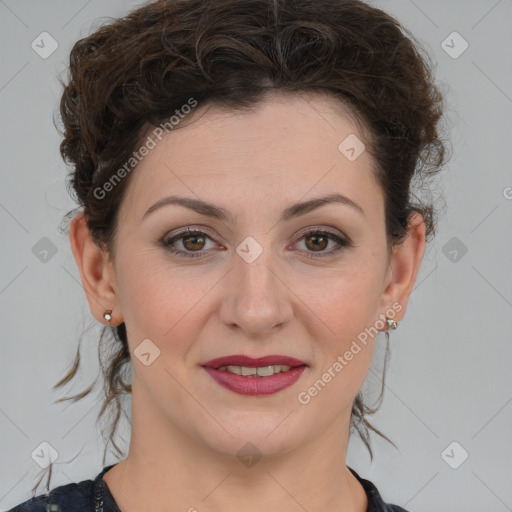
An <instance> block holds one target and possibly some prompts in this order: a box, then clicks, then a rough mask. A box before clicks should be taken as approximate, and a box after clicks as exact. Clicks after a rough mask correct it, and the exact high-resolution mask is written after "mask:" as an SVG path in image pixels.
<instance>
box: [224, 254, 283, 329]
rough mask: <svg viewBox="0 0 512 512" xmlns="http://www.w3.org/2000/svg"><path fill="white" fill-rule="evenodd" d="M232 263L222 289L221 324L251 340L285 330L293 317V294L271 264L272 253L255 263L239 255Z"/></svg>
mask: <svg viewBox="0 0 512 512" xmlns="http://www.w3.org/2000/svg"><path fill="white" fill-rule="evenodd" d="M233 259H234V261H233V268H232V270H231V272H229V274H228V275H227V276H226V278H225V279H226V280H225V282H224V285H223V286H224V294H223V300H222V305H221V310H220V317H221V320H222V322H223V323H224V324H225V325H227V326H228V327H230V328H231V329H233V328H235V329H236V328H238V329H240V330H241V331H242V332H243V333H245V334H246V335H247V336H251V337H262V338H263V337H265V336H268V335H269V334H271V333H272V331H273V330H276V329H277V328H279V327H281V328H282V326H283V325H285V324H286V323H287V322H288V321H289V320H290V319H291V318H292V316H293V306H292V302H291V296H292V295H293V293H292V291H291V290H290V289H289V288H288V287H287V286H286V282H285V281H286V280H285V278H284V276H283V275H280V271H279V269H278V268H277V267H278V265H276V264H275V262H273V261H271V259H272V255H271V254H270V251H265V250H264V251H263V253H262V254H261V255H260V256H259V257H258V258H257V259H256V260H255V261H253V262H252V263H247V262H246V261H244V260H243V259H242V258H241V257H239V256H238V254H235V255H234V256H233ZM281 274H282V273H281Z"/></svg>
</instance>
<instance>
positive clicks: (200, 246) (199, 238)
mask: <svg viewBox="0 0 512 512" xmlns="http://www.w3.org/2000/svg"><path fill="white" fill-rule="evenodd" d="M208 241H211V243H212V244H213V245H215V244H214V243H213V240H212V238H211V237H210V236H208V235H207V234H206V233H203V232H202V231H192V230H189V229H187V231H182V232H181V233H178V234H176V235H174V236H173V237H171V238H167V239H165V238H164V239H163V240H162V242H161V243H162V245H163V246H164V248H165V249H166V250H168V251H169V252H170V253H172V254H174V255H176V256H184V257H198V256H206V254H205V253H206V252H207V251H206V249H209V248H212V247H211V246H210V247H207V242H208ZM177 244H179V246H178V248H176V247H175V246H176V245H177ZM180 246H181V247H180Z"/></svg>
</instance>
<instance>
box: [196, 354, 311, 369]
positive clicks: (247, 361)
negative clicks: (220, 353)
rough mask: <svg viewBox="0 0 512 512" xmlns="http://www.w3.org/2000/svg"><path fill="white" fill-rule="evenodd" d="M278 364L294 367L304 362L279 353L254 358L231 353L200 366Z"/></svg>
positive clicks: (259, 365)
mask: <svg viewBox="0 0 512 512" xmlns="http://www.w3.org/2000/svg"><path fill="white" fill-rule="evenodd" d="M278 364H282V365H287V366H291V367H296V366H303V365H305V364H306V363H305V362H304V361H300V360H299V359H296V358H295V357H289V356H280V355H270V356H264V357H258V358H256V359H254V358H252V357H248V356H243V355H232V356H224V357H218V358H216V359H210V361H206V362H205V363H203V364H202V366H209V367H210V368H220V367H221V366H246V367H248V368H258V367H261V366H273V365H278Z"/></svg>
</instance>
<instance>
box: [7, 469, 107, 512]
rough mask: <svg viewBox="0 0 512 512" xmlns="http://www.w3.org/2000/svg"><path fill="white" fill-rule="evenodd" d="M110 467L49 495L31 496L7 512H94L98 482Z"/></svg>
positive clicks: (56, 489)
mask: <svg viewBox="0 0 512 512" xmlns="http://www.w3.org/2000/svg"><path fill="white" fill-rule="evenodd" d="M111 467H112V466H108V467H105V468H103V470H102V471H101V473H100V474H99V475H97V476H96V477H95V478H94V479H90V480H82V481H81V482H78V483H70V484H66V485H61V486H59V487H56V488H54V489H52V490H51V491H50V492H49V493H44V494H39V495H38V496H33V497H32V498H30V499H28V500H26V501H24V502H23V503H20V504H19V505H16V506H15V507H14V508H12V509H10V510H8V511H7V512H89V511H90V512H94V511H95V510H96V508H97V507H96V501H97V494H98V492H97V490H98V482H99V481H101V477H102V476H103V474H104V473H105V472H106V471H108V469H110V468H111Z"/></svg>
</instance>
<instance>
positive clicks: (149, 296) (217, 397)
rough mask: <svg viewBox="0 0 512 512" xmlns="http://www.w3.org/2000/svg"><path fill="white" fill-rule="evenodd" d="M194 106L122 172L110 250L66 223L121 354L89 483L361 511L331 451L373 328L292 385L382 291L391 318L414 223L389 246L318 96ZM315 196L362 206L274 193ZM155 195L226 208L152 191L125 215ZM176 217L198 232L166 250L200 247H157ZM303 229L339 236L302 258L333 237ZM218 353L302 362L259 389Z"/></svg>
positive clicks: (186, 499)
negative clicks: (272, 387)
mask: <svg viewBox="0 0 512 512" xmlns="http://www.w3.org/2000/svg"><path fill="white" fill-rule="evenodd" d="M199 113H201V115H199ZM194 116H196V117H197V119H194V120H193V122H187V123H186V124H185V125H184V126H181V127H180V128H179V129H176V130H174V131H172V132H170V133H169V134H168V135H166V136H165V137H164V138H163V140H162V141H161V142H159V143H158V145H157V146H156V147H155V148H154V149H152V150H151V151H150V153H149V154H148V155H147V156H146V157H145V158H144V159H143V160H142V162H141V163H140V164H139V165H138V167H137V168H136V169H135V170H134V171H132V172H133V173H134V174H133V175H132V176H131V178H130V179H131V181H130V183H129V185H128V188H127V191H126V196H125V198H124V200H123V203H122V205H121V210H120V213H119V230H118V233H117V238H116V240H115V250H116V253H115V259H114V260H113V261H111V260H110V259H109V257H108V255H107V254H106V253H104V252H102V251H101V250H100V249H98V248H97V247H96V246H95V245H94V243H93V242H92V239H91V237H90V234H89V232H88V230H87V228H86V226H85V223H84V219H83V216H81V215H78V216H77V217H75V218H74V219H73V221H72V224H71V227H70V240H71V245H72V249H73V253H74V256H75V259H76V262H77V265H78V268H79V271H80V274H81V278H82V282H83V285H84V288H85V291H86V294H87V298H88V301H89V305H90V309H91V312H92V313H93V315H94V316H95V318H96V319H97V320H98V321H100V322H103V323H105V320H104V319H103V314H104V312H105V310H106V309H111V310H113V318H112V321H111V325H118V324H119V323H121V322H123V321H124V322H125V324H126V328H127V334H128V340H129V347H130V352H131V357H132V364H133V382H132V386H133V392H132V437H131V444H130V450H129V454H128V456H127V458H126V459H125V460H124V461H122V462H121V463H119V464H118V465H117V466H116V467H115V468H113V469H112V470H110V471H109V472H108V473H106V475H105V477H104V480H105V481H106V482H107V484H108V485H109V487H110V489H111V491H112V494H113V495H114V498H115V499H116V501H117V502H118V505H119V506H120V508H121V509H122V510H123V512H131V511H136V510H143V509H144V510H154V511H162V512H163V511H164V510H165V511H168V510H193V509H192V508H191V507H195V509H197V510H198V511H200V512H201V511H221V510H222V511H223V512H231V511H239V510H244V511H261V510H265V509H267V510H270V509H271V510H285V511H288V510H290V511H291V510H299V508H300V507H299V505H298V503H300V504H301V505H302V506H303V507H304V508H305V509H306V510H308V511H319V510H336V511H347V512H349V511H350V512H364V511H365V510H366V503H367V501H366V495H365V493H364V490H363V488H362V487H361V486H360V484H359V483H358V482H357V480H356V479H355V478H354V477H353V475H352V474H351V473H350V472H349V470H348V469H347V467H346V465H345V460H346V454H347V445H348V437H349V421H350V411H351V406H352V402H353V400H354V398H355V396H356V394H357V392H358V391H359V389H360V387H361V385H362V383H363V381H364V379H365V377H366V374H367V372H368V369H369V366H370V363H371V360H372V356H373V352H374V348H375V344H376V343H377V342H382V339H383V335H381V336H378V337H377V336H375V337H373V338H372V337H370V338H369V340H368V343H367V345H366V346H363V345H361V346H362V350H361V351H360V352H359V353H358V354H357V355H355V356H354V357H353V359H352V360H351V361H350V362H348V364H347V365H346V366H345V367H344V368H343V370H342V371H340V372H339V373H336V376H335V377H333V378H332V379H331V381H330V382H329V383H328V384H327V385H326V386H325V387H324V388H323V389H322V390H321V392H319V393H318V394H317V396H315V397H313V398H312V399H311V401H310V402H309V403H308V404H307V405H303V404H301V403H300V402H299V401H298V394H299V393H300V392H302V391H307V390H308V388H309V387H310V386H311V385H312V384H313V383H314V382H315V381H316V380H318V379H319V378H321V376H322V374H324V372H326V371H327V369H328V368H329V367H332V366H333V363H334V362H335V361H336V360H337V357H338V356H340V355H343V354H344V353H345V352H346V351H347V350H348V349H349V348H350V346H351V344H352V342H353V341H354V340H355V339H357V336H358V334H360V333H361V332H362V331H364V329H365V328H369V327H371V326H374V325H376V321H377V320H378V319H379V318H382V315H383V314H385V313H386V311H389V310H390V308H392V305H393V304H394V303H395V304H397V303H398V304H399V305H400V306H401V310H400V311H399V312H397V313H396V315H395V316H394V319H395V320H396V321H397V322H400V320H401V319H402V317H403V315H404V313H405V311H406V306H407V300H408V298H409V295H410V293H411V290H412V288H413V286H414V281H415V279H416V275H417V272H418V269H419V265H420V262H421V258H422V256H423V251H424V245H425V226H424V223H423V219H422V218H421V216H420V215H419V214H417V213H415V214H413V215H412V216H411V218H410V223H411V225H412V228H411V230H410V232H409V235H408V237H407V238H406V240H405V241H404V242H403V243H402V244H401V245H400V246H396V247H395V248H394V250H393V252H392V254H391V255H389V252H388V246H387V240H386V234H385V224H384V198H383V194H382V191H381V189H380V186H379V184H378V182H377V181H376V178H375V175H374V171H373V168H372V166H373V165H374V161H373V160H372V157H371V155H370V154H369V153H368V152H367V151H365V152H363V153H362V154H361V155H360V156H359V157H358V158H357V159H356V160H354V161H349V160H348V159H347V158H346V157H345V156H344V155H343V154H342V153H340V151H339V150H338V146H339V144H340V143H341V142H342V141H343V140H344V139H345V138H346V137H347V136H348V135H349V134H356V135H357V136H358V137H359V138H360V139H363V136H362V134H361V133H360V132H359V130H358V128H357V125H356V124H355V123H354V122H353V121H352V120H351V119H350V117H349V116H346V115H342V114H341V113H340V108H339V103H335V102H334V100H332V99H330V98H326V97H323V96H319V95H315V94H309V95H307V94H294V95H287V96H284V95H282V94H275V95H272V96H268V97H267V98H266V99H265V100H264V101H262V102H260V103H259V104H258V105H257V108H255V109H252V110H246V111H238V112H235V111H229V110H225V109H224V110H222V109H221V108H219V107H214V106H208V108H206V109H205V107H202V106H201V105H200V106H198V107H197V110H196V112H195V114H194ZM333 192H339V193H342V194H344V195H346V196H348V197H349V198H350V199H352V200H353V201H355V202H356V203H358V204H359V205H360V206H361V208H362V209H363V210H364V214H361V213H360V212H358V211H357V210H356V209H355V208H352V207H350V206H347V205H344V204H336V203H333V204H329V205H324V206H322V207H320V208H318V209H316V210H313V211H311V212H309V213H306V214H304V215H302V216H300V217H296V218H292V219H290V220H287V221H280V220H279V219H280V216H281V213H282V211H283V210H284V209H285V208H286V207H288V206H290V205H291V204H292V203H295V202H299V201H305V200H308V199H312V198H315V197H321V196H324V195H327V194H330V193H333ZM169 195H180V196H185V197H189V198H193V199H201V200H204V201H208V202H210V203H213V204H215V205H217V206H219V207H222V208H224V209H225V210H227V211H228V212H229V213H230V215H231V218H230V219H228V220H227V221H221V220H218V219H213V218H210V217H206V216H203V215H200V214H198V213H195V212H193V211H192V210H189V209H186V208H184V207H182V206H177V205H168V206H164V207H162V208H159V209H157V210H155V211H154V212H153V213H151V214H149V215H148V216H147V217H146V218H144V219H143V215H144V212H146V210H147V209H148V208H149V207H150V206H151V205H153V204H154V203H156V202H157V201H158V200H160V199H161V198H163V197H166V196H169ZM187 227H190V228H192V227H193V228H195V229H199V230H201V231H204V232H206V234H207V235H208V236H209V237H210V238H205V239H199V241H197V240H196V241H194V240H192V241H191V240H190V239H188V241H187V240H186V239H183V238H182V239H181V240H178V241H176V242H175V243H174V248H176V249H178V250H182V251H187V250H188V252H189V253H191V252H193V250H194V249H195V250H196V251H197V250H199V251H202V253H203V254H202V256H200V257H197V258H192V257H188V258H187V257H180V256H176V255H172V254H171V253H170V252H169V251H168V250H166V249H165V248H164V247H163V246H162V245H161V243H160V240H161V239H163V238H164V237H166V235H167V238H170V236H169V234H170V235H173V234H175V233H177V232H178V231H181V230H182V229H186V228H187ZM309 227H314V228H318V229H326V230H328V231H331V232H333V233H335V234H340V235H341V236H345V237H348V238H349V239H350V240H351V241H352V243H353V245H352V246H351V247H342V248H341V250H340V251H339V252H337V253H331V255H326V256H323V257H322V256H319V257H316V258H308V257H307V255H313V256H314V255H315V254H328V253H329V252H330V251H332V250H333V249H334V248H335V247H337V243H336V242H335V241H331V240H330V241H329V242H328V245H327V243H326V242H322V241H320V242H318V245H319V246H320V247H319V248H317V249H315V245H314V243H311V237H309V238H308V237H307V236H306V237H303V236H302V237H299V236H298V235H301V234H302V232H303V231H304V228H309ZM248 236H251V237H253V238H254V239H255V240H256V241H257V242H258V244H259V245H260V246H261V247H262V249H263V252H262V253H261V255H260V256H259V257H258V258H257V259H256V260H255V261H253V262H252V263H247V262H246V261H244V259H242V258H241V257H240V256H239V254H237V252H236V248H237V246H239V245H240V244H241V242H242V241H243V240H244V239H245V238H246V237H248ZM313 242H314V241H313ZM194 244H195V245H194ZM379 315H380V316H379ZM377 325H379V324H377ZM386 328H387V327H384V328H381V329H379V330H385V329H386ZM145 339H150V340H151V342H152V343H153V344H154V345H156V346H157V347H158V349H159V350H160V355H159V356H158V357H157V358H156V359H155V360H154V361H153V362H152V363H151V364H150V365H149V366H145V365H144V364H142V362H141V361H140V360H139V359H138V358H137V357H136V356H134V350H135V349H136V348H137V346H138V345H139V344H140V343H141V342H142V340H145ZM231 354H244V355H248V356H251V357H259V356H264V355H269V354H281V355H288V356H292V357H296V358H298V359H300V360H302V361H304V362H305V363H307V365H308V367H307V369H306V371H305V372H304V374H303V375H302V376H301V378H300V379H299V381H298V382H296V383H295V384H294V385H293V386H291V387H289V388H287V389H285V390H283V391H280V392H278V393H276V394H274V395H269V396H255V397H248V396H242V395H239V394H236V393H234V392H232V391H230V390H227V389H225V388H223V387H221V386H219V385H218V384H217V383H216V382H215V381H213V380H212V378H211V377H210V376H209V375H208V374H207V373H206V371H205V370H204V369H203V368H202V367H201V363H203V362H205V361H207V360H209V359H212V358H216V357H221V356H225V355H231ZM248 442H251V443H253V445H255V446H256V447H257V449H258V451H259V453H261V454H262V455H263V458H262V459H261V460H259V461H258V462H257V463H256V464H255V465H253V466H252V467H247V466H246V465H244V464H242V463H241V461H240V460H239V458H238V457H237V456H236V454H237V452H238V451H239V450H240V449H241V448H242V447H243V446H244V445H245V444H246V443H248ZM298 468H300V470H298ZM297 502H298V503H297Z"/></svg>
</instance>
